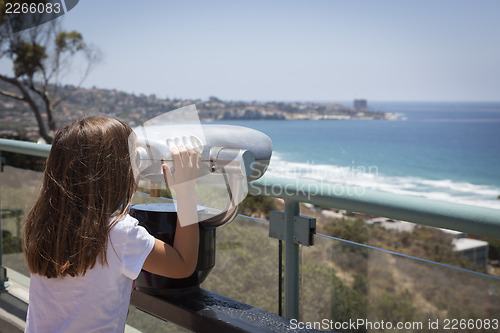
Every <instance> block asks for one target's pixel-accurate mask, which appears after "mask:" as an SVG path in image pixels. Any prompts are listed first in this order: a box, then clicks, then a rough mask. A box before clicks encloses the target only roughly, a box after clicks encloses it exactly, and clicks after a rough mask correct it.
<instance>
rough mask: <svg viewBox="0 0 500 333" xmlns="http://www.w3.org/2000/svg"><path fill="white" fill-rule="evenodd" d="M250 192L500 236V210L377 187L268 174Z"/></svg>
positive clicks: (253, 183) (250, 187)
mask: <svg viewBox="0 0 500 333" xmlns="http://www.w3.org/2000/svg"><path fill="white" fill-rule="evenodd" d="M248 190H249V193H250V194H253V195H265V196H271V197H277V198H282V199H285V200H293V201H297V202H308V203H312V204H315V205H319V206H323V207H331V208H337V209H345V210H349V211H353V212H358V213H363V214H368V215H375V216H384V217H389V218H393V219H398V220H403V221H409V222H414V223H417V224H423V225H428V226H432V227H438V228H445V229H452V230H457V231H462V232H466V233H470V234H474V235H479V236H486V237H493V238H500V210H498V209H492V208H485V207H477V206H470V205H463V204H457V203H452V202H445V201H438V200H430V199H426V198H422V197H417V196H408V195H399V194H393V193H388V192H380V191H374V190H370V189H366V188H363V187H353V186H346V185H341V184H331V183H323V182H319V181H312V180H304V179H287V178H276V177H271V176H264V177H262V178H261V179H259V180H257V181H255V182H252V183H250V184H249V186H248Z"/></svg>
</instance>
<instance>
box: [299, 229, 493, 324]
mask: <svg viewBox="0 0 500 333" xmlns="http://www.w3.org/2000/svg"><path fill="white" fill-rule="evenodd" d="M314 241H315V245H314V246H313V247H309V248H306V247H303V248H302V266H301V302H300V310H301V311H300V313H301V318H300V319H301V321H303V322H317V323H322V324H324V326H322V327H321V328H322V329H332V330H338V331H340V332H382V331H391V332H392V331H395V332H396V331H399V332H417V331H418V332H436V331H444V330H446V329H449V330H455V331H458V330H460V332H478V331H481V332H483V331H484V332H497V331H498V328H499V326H500V323H499V322H498V320H500V318H499V317H498V314H499V313H500V278H498V277H494V276H490V275H486V274H484V273H480V272H474V271H471V270H468V269H464V268H457V267H453V266H450V265H446V264H440V263H437V262H433V261H429V260H424V259H419V258H416V257H412V256H408V255H402V254H399V253H396V252H392V251H387V250H382V249H379V248H375V247H371V246H365V245H360V244H357V243H354V242H349V241H344V240H341V239H336V238H333V237H329V236H323V235H316V236H315V239H314ZM353 322H354V323H356V324H351V323H353ZM383 323H385V325H384V324H383ZM318 325H320V324H318ZM332 325H333V326H332ZM342 325H343V326H342ZM398 325H399V326H398Z"/></svg>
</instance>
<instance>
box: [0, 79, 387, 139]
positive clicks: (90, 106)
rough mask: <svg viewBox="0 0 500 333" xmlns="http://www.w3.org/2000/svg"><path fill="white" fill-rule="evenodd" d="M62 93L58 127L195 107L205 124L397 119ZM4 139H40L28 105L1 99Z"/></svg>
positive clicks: (93, 91) (283, 105)
mask: <svg viewBox="0 0 500 333" xmlns="http://www.w3.org/2000/svg"><path fill="white" fill-rule="evenodd" d="M60 93H61V94H68V93H69V94H70V97H69V98H68V99H67V100H66V101H65V102H64V103H62V104H61V105H60V106H58V108H57V109H56V112H55V114H54V116H55V119H56V122H57V124H63V123H66V122H68V121H71V120H74V119H78V118H81V117H82V116H90V115H105V116H110V117H116V118H119V119H122V120H124V121H125V122H127V123H128V124H130V125H131V126H135V125H139V124H140V123H142V122H144V121H146V120H148V119H151V118H154V117H156V116H158V115H160V114H163V113H165V112H167V111H170V110H174V109H177V108H179V107H182V106H186V105H189V104H196V108H197V110H198V113H199V116H200V119H201V120H202V121H216V120H301V119H302V120H324V119H335V120H349V119H396V118H397V116H396V115H394V114H391V113H386V112H382V111H373V110H371V109H369V107H368V103H367V101H366V100H363V99H358V100H354V103H353V107H348V106H345V105H342V104H340V103H319V102H279V101H271V102H269V101H268V102H257V101H252V102H246V101H224V100H221V99H219V98H217V97H214V96H212V97H209V98H208V99H206V100H202V99H178V98H174V99H170V98H165V99H162V98H157V97H156V96H155V95H144V94H139V95H136V94H131V93H126V92H123V91H118V90H115V89H98V88H89V89H85V88H75V87H73V86H64V87H61V88H60ZM0 110H2V112H1V113H0V121H1V125H0V136H4V137H5V136H11V135H21V136H24V137H32V138H34V137H37V136H38V128H37V125H36V121H35V117H34V115H33V112H32V111H31V109H29V108H28V106H27V105H26V104H24V103H20V102H18V101H16V100H13V99H9V98H7V97H4V96H0Z"/></svg>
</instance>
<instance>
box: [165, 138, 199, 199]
mask: <svg viewBox="0 0 500 333" xmlns="http://www.w3.org/2000/svg"><path fill="white" fill-rule="evenodd" d="M170 153H171V154H172V159H173V164H174V167H173V170H171V169H170V167H169V166H168V165H167V164H165V163H164V164H163V165H162V169H163V175H164V177H165V181H166V182H167V183H168V186H169V187H170V188H171V189H173V190H174V191H175V193H176V194H177V195H178V196H179V195H181V193H180V192H184V190H187V191H191V190H194V186H195V185H196V178H197V177H198V175H199V172H200V161H201V152H200V151H198V150H197V149H194V148H193V147H191V146H189V145H186V146H185V145H184V144H183V143H180V142H179V143H177V145H171V146H170Z"/></svg>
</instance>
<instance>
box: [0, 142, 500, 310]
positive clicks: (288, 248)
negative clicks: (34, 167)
mask: <svg viewBox="0 0 500 333" xmlns="http://www.w3.org/2000/svg"><path fill="white" fill-rule="evenodd" d="M49 150H50V145H46V144H35V143H29V142H21V141H16V140H7V139H0V152H1V151H9V152H15V153H20V154H27V155H34V156H42V157H44V156H47V155H48V152H49ZM249 193H250V194H252V195H264V196H271V197H278V198H282V199H284V201H285V209H284V214H282V216H280V215H276V214H274V215H272V216H271V218H270V228H272V226H273V225H278V224H279V223H278V222H279V221H276V219H281V220H282V221H281V224H282V225H283V230H278V233H282V238H280V239H282V240H283V241H284V244H285V270H284V272H285V274H284V301H285V304H284V310H285V311H284V315H285V317H287V318H296V319H297V318H298V317H299V244H300V243H302V244H303V242H302V241H300V239H307V238H308V235H304V233H313V232H314V228H312V227H311V228H307V227H306V228H303V227H300V228H299V227H297V226H298V222H299V221H298V217H299V210H300V209H299V207H300V206H299V204H300V203H301V202H306V203H311V204H315V205H319V206H323V207H330V208H337V209H345V210H348V211H354V212H358V213H364V214H369V215H377V216H384V217H388V218H393V219H398V220H404V221H409V222H414V223H416V224H421V225H427V226H432V227H439V228H446V229H453V230H458V231H462V232H466V233H470V234H474V235H479V236H487V237H493V238H500V210H497V209H490V208H482V207H476V206H469V205H462V204H456V203H450V202H443V201H436V200H430V199H425V198H421V197H413V196H403V195H396V194H391V193H386V192H379V191H374V190H369V189H364V188H359V187H357V188H356V187H350V186H343V185H339V184H328V183H322V182H317V181H309V180H303V179H301V180H297V179H286V178H275V177H270V176H264V177H262V178H261V179H259V180H257V181H255V182H253V183H250V185H249ZM301 225H302V224H301ZM278 238H279V237H278Z"/></svg>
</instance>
